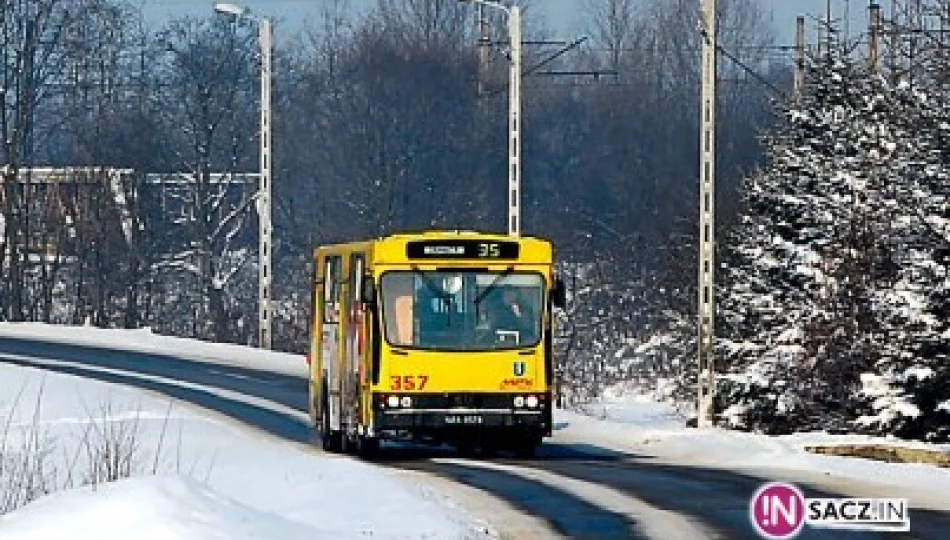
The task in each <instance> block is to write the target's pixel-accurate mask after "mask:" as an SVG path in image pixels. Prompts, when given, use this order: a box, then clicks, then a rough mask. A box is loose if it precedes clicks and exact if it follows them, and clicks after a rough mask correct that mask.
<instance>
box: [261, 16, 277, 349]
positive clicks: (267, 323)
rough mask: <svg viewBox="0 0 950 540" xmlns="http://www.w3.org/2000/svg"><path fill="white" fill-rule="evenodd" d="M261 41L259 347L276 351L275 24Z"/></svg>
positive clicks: (265, 28) (264, 28)
mask: <svg viewBox="0 0 950 540" xmlns="http://www.w3.org/2000/svg"><path fill="white" fill-rule="evenodd" d="M260 41H261V135H260V140H261V152H260V154H261V155H260V159H261V164H260V167H261V182H260V195H259V196H260V198H259V199H258V200H257V211H258V215H259V216H260V228H261V231H260V236H259V245H258V250H259V253H260V258H261V265H260V270H259V272H258V286H259V290H258V297H259V299H260V300H259V302H260V304H259V306H258V329H259V330H258V331H259V339H258V347H260V348H262V349H270V348H272V341H273V339H272V337H273V336H272V329H273V328H272V326H273V319H272V317H271V314H272V313H273V311H272V310H271V296H272V294H273V288H272V284H273V281H274V275H273V273H272V272H271V256H272V252H271V247H272V245H271V235H272V232H273V231H272V230H271V229H272V228H271V68H272V66H271V61H272V56H273V29H272V28H271V20H270V19H269V18H267V17H262V18H261V19H260Z"/></svg>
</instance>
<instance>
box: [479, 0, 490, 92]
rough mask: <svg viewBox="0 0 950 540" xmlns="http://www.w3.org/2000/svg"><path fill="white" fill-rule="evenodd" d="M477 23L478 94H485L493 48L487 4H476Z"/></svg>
mask: <svg viewBox="0 0 950 540" xmlns="http://www.w3.org/2000/svg"><path fill="white" fill-rule="evenodd" d="M475 8H476V9H475V24H476V29H477V30H478V76H477V78H478V86H477V91H478V93H477V96H478V97H479V98H481V97H482V96H483V95H484V94H485V76H486V74H487V73H488V61H489V58H490V56H489V52H490V50H491V29H490V27H489V24H488V18H487V17H486V16H485V6H484V5H482V4H476V5H475Z"/></svg>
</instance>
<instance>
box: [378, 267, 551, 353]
mask: <svg viewBox="0 0 950 540" xmlns="http://www.w3.org/2000/svg"><path fill="white" fill-rule="evenodd" d="M543 284H544V279H543V278H542V276H541V275H540V274H538V273H514V272H507V271H506V272H495V273H491V272H445V271H439V272H430V271H390V272H386V273H384V274H383V277H382V281H381V287H380V288H381V291H380V292H381V295H382V308H383V309H382V315H383V327H384V329H385V333H386V340H387V341H388V342H389V343H390V344H391V345H394V346H398V347H411V348H417V349H439V350H451V351H485V350H500V349H513V348H521V347H532V346H535V345H537V344H538V342H539V341H540V339H541V321H542V315H543V313H542V306H543V304H542V300H543V298H544V294H543V293H544V287H543Z"/></svg>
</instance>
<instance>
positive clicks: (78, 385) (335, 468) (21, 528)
mask: <svg viewBox="0 0 950 540" xmlns="http://www.w3.org/2000/svg"><path fill="white" fill-rule="evenodd" d="M265 354H266V353H265ZM251 356H254V355H253V354H252V355H251ZM37 404H39V408H37ZM7 421H9V423H10V432H9V433H8V435H7V450H8V451H10V450H12V451H13V452H16V451H18V449H22V448H23V445H22V443H24V442H26V443H29V442H30V441H31V440H32V439H31V438H30V437H31V434H32V433H38V434H39V439H40V440H42V441H47V442H48V443H49V444H50V446H49V447H48V448H47V450H48V453H47V454H46V455H47V456H48V458H47V459H49V460H51V462H50V463H47V466H48V470H51V471H52V470H57V471H58V472H59V473H63V472H65V471H72V472H73V476H74V477H77V476H81V475H82V474H83V473H85V472H86V470H87V468H86V467H87V466H88V464H87V463H86V461H87V459H86V451H85V447H84V445H83V440H84V437H85V436H86V435H87V434H88V433H90V432H102V431H107V430H109V429H113V430H120V431H123V432H124V433H128V432H129V430H134V431H133V433H134V435H135V437H134V439H135V445H136V446H137V448H138V450H137V451H136V452H135V456H134V459H132V467H131V468H132V472H133V478H132V479H130V480H127V481H122V482H119V483H117V484H116V485H110V484H102V485H100V487H99V488H98V490H97V491H95V492H93V491H92V490H91V488H84V487H76V488H72V489H65V490H62V491H58V492H56V493H53V494H52V495H48V496H46V497H43V498H40V499H38V500H36V501H34V502H32V503H30V504H28V505H27V506H25V507H22V508H20V509H19V510H15V511H13V512H11V513H9V514H6V515H5V516H3V517H0V538H3V539H4V540H18V539H27V538H29V539H33V538H36V539H40V538H42V539H47V538H70V539H71V540H82V539H85V538H88V539H96V540H99V539H104V538H136V539H137V540H152V539H165V538H168V539H171V538H174V539H176V540H178V539H192V538H194V539H196V540H197V539H201V540H206V539H216V538H222V539H224V538H228V539H231V538H236V539H244V538H287V539H295V538H304V537H305V535H306V537H308V538H365V537H372V538H377V539H416V538H439V539H461V538H477V537H479V534H480V533H478V532H477V531H482V530H484V526H481V527H479V526H477V525H475V524H473V523H472V522H471V521H470V519H469V517H468V516H467V515H464V514H463V513H462V511H461V510H459V509H457V508H452V507H450V505H449V501H445V500H444V498H442V497H440V496H439V495H438V494H437V493H436V492H434V491H432V490H431V489H430V488H427V487H423V486H420V485H416V484H413V483H409V482H407V481H406V480H405V479H404V478H402V477H400V476H399V475H398V474H397V473H394V472H390V471H389V470H387V469H386V468H384V467H377V466H375V465H372V464H369V463H365V462H362V461H360V460H356V459H351V458H347V457H343V456H336V455H327V454H324V453H323V452H321V451H319V450H317V449H315V448H314V447H313V446H310V445H306V444H297V443H293V442H288V441H285V440H282V439H278V438H276V437H273V436H270V435H266V434H262V433H261V432H259V431H257V430H253V429H249V428H247V427H246V426H244V425H243V424H240V423H238V422H236V421H234V420H231V419H228V418H226V417H223V416H220V415H217V414H214V413H209V412H206V411H204V410H203V409H198V408H196V407H193V406H190V405H188V404H184V403H181V402H177V401H172V400H169V399H167V398H162V397H159V396H157V395H154V394H151V393H147V392H143V391H142V390H139V389H136V388H129V387H124V386H119V385H112V384H107V383H103V382H98V381H93V380H86V379H82V378H78V377H73V376H70V375H62V374H57V373H49V372H45V371H42V370H36V369H31V368H22V367H17V366H10V365H5V364H2V363H0V422H7ZM120 425H121V426H124V427H122V428H121V429H120V427H119V426H120ZM76 456H79V458H78V460H77V458H76ZM153 472H154V473H156V474H154V475H153ZM0 476H2V471H0ZM61 476H62V474H60V477H61ZM0 480H2V478H0ZM58 487H69V486H58ZM149 531H151V532H149ZM79 533H81V534H79ZM146 533H147V534H146ZM481 534H488V533H481ZM149 535H151V536H149Z"/></svg>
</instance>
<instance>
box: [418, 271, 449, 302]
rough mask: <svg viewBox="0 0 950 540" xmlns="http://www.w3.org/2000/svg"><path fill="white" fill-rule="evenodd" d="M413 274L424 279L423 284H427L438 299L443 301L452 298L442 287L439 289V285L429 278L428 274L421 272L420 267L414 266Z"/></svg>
mask: <svg viewBox="0 0 950 540" xmlns="http://www.w3.org/2000/svg"><path fill="white" fill-rule="evenodd" d="M412 272H413V273H414V274H416V275H417V276H419V277H421V278H422V282H423V283H425V284H426V287H428V288H429V290H430V291H432V294H434V295H435V297H436V298H440V299H442V300H446V299H449V298H452V295H451V294H449V293H448V292H447V291H446V290H445V289H443V288H442V287H439V285H438V284H436V283H435V282H433V281H432V278H431V277H429V276H427V275H426V273H425V272H423V271H422V270H419V267H418V266H412Z"/></svg>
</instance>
